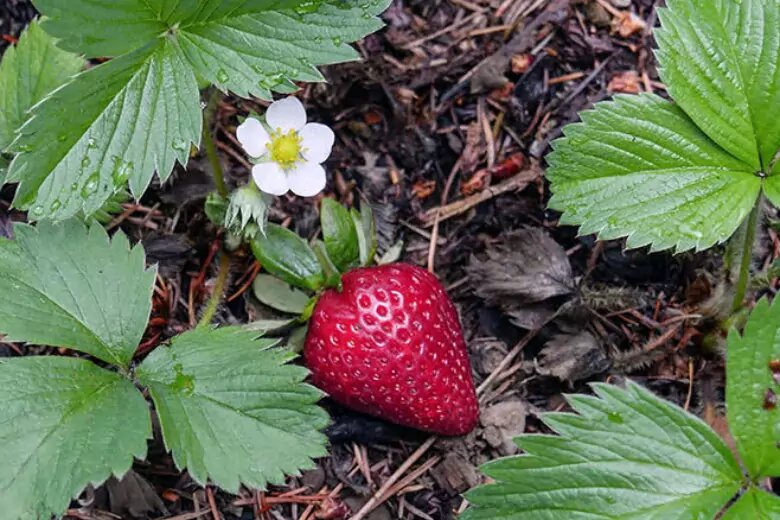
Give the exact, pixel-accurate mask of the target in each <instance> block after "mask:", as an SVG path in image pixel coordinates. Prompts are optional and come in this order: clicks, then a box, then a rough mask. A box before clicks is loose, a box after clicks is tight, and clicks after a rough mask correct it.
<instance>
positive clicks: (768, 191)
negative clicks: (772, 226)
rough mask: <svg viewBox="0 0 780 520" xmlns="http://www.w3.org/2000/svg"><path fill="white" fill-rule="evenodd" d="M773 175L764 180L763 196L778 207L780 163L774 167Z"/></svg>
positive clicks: (779, 203)
mask: <svg viewBox="0 0 780 520" xmlns="http://www.w3.org/2000/svg"><path fill="white" fill-rule="evenodd" d="M775 170H777V171H776V172H775V174H773V175H772V176H771V177H769V178H768V179H765V180H764V194H765V195H766V197H767V198H768V199H769V200H770V201H771V202H772V204H774V205H775V206H777V207H780V161H778V163H777V165H775Z"/></svg>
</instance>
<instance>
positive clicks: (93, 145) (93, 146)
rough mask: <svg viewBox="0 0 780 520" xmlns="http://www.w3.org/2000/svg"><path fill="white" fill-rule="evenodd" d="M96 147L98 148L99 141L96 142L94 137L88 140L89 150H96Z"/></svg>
mask: <svg viewBox="0 0 780 520" xmlns="http://www.w3.org/2000/svg"><path fill="white" fill-rule="evenodd" d="M95 147H97V141H95V139H94V138H93V137H90V138H89V139H88V140H87V148H95Z"/></svg>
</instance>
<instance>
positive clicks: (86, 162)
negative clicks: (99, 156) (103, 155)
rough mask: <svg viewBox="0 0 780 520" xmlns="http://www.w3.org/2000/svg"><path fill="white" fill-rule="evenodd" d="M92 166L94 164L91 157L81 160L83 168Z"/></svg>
mask: <svg viewBox="0 0 780 520" xmlns="http://www.w3.org/2000/svg"><path fill="white" fill-rule="evenodd" d="M90 164H92V161H91V160H90V159H89V157H87V156H84V158H83V159H82V160H81V167H82V168H87V167H88V166H89V165H90Z"/></svg>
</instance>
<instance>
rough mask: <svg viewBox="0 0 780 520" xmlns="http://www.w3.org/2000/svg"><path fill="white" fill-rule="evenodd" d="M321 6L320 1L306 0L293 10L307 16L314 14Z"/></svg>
mask: <svg viewBox="0 0 780 520" xmlns="http://www.w3.org/2000/svg"><path fill="white" fill-rule="evenodd" d="M321 4H322V0H308V1H307V2H302V3H301V4H299V5H298V6H297V7H296V8H295V12H296V13H298V14H309V13H315V12H317V10H318V9H319V8H320V5H321Z"/></svg>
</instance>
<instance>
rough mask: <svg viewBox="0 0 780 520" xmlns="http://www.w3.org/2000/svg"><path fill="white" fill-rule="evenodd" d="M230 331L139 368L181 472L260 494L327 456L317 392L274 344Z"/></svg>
mask: <svg viewBox="0 0 780 520" xmlns="http://www.w3.org/2000/svg"><path fill="white" fill-rule="evenodd" d="M256 336H257V334H256V333H254V332H251V331H246V330H242V329H240V328H236V327H225V328H221V329H203V328H200V329H196V330H194V331H190V332H187V333H185V334H182V335H181V336H178V337H177V338H175V339H174V340H173V342H172V344H171V346H170V347H167V348H166V347H162V348H158V349H157V350H155V351H154V352H152V354H150V355H149V357H148V358H147V359H146V360H145V361H144V362H143V363H142V364H141V365H140V366H139V367H138V369H137V371H136V375H137V377H138V379H139V381H140V382H141V383H142V384H143V385H145V386H147V387H148V388H149V392H150V394H151V396H152V399H153V400H154V403H155V407H156V409H157V413H158V415H159V417H160V424H161V426H162V431H163V437H164V440H165V445H166V446H167V447H168V449H169V450H171V452H172V453H173V458H174V460H175V462H176V464H177V465H178V467H179V468H182V469H184V468H185V467H186V468H187V470H188V471H189V473H190V475H192V477H193V478H194V479H195V480H196V481H197V482H199V483H201V484H203V485H205V484H206V482H207V481H208V480H211V481H213V482H214V483H215V484H217V485H218V486H220V487H222V488H224V489H226V490H227V491H230V492H233V493H235V492H237V491H238V488H239V485H240V484H242V483H243V484H245V485H247V486H249V487H252V488H260V489H262V488H264V487H266V485H267V484H269V483H274V484H281V483H282V482H284V475H285V474H286V473H287V474H289V473H294V472H297V471H299V470H300V469H304V468H310V467H313V463H312V459H313V458H315V457H320V456H323V455H325V453H326V450H325V442H326V439H325V437H324V436H323V435H322V434H321V433H319V430H320V429H322V428H324V427H325V426H326V425H327V423H328V416H327V414H326V413H325V412H324V411H323V410H322V409H321V408H319V407H318V406H316V404H315V403H316V402H317V401H318V400H319V399H320V397H321V395H322V394H321V393H320V392H319V391H318V390H317V389H315V388H314V387H312V386H309V385H307V384H305V383H304V382H303V380H304V378H305V377H306V373H307V372H306V370H305V369H304V368H302V367H299V366H295V365H290V364H288V362H289V361H290V360H291V359H292V358H293V355H291V354H290V353H289V352H287V351H285V350H283V349H278V348H272V347H273V345H274V343H275V342H274V341H272V340H263V339H261V340H258V341H255V340H254V338H255V337H256Z"/></svg>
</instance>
